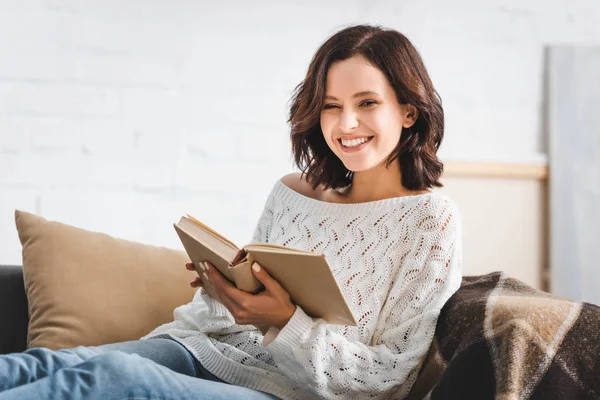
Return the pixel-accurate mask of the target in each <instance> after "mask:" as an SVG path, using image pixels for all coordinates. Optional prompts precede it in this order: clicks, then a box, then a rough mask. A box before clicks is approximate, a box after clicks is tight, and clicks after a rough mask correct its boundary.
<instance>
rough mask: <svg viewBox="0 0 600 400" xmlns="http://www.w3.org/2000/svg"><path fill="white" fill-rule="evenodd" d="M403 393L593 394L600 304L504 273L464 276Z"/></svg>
mask: <svg viewBox="0 0 600 400" xmlns="http://www.w3.org/2000/svg"><path fill="white" fill-rule="evenodd" d="M408 398H409V399H423V398H431V399H433V400H436V399H502V400H509V399H510V400H512V399H561V400H562V399H600V308H599V307H597V306H595V305H592V304H588V303H580V302H575V301H571V300H568V299H564V298H559V297H556V296H553V295H550V294H548V293H545V292H542V291H539V290H535V289H533V288H531V287H529V286H527V285H526V284H524V283H522V282H520V281H518V280H516V279H513V278H510V277H508V276H507V275H506V274H503V273H492V274H489V275H484V276H474V277H465V278H463V282H462V286H461V288H460V289H459V290H458V291H457V292H456V293H455V294H454V296H453V297H452V298H450V300H449V301H448V303H446V305H445V306H444V308H443V309H442V312H441V314H440V318H439V320H438V324H437V328H436V333H435V339H434V342H433V344H432V346H431V349H430V351H429V354H428V356H427V359H426V361H425V362H424V364H423V366H422V368H421V372H420V375H419V378H418V379H417V382H416V383H415V385H414V386H413V388H412V390H411V393H410V395H409V397H408Z"/></svg>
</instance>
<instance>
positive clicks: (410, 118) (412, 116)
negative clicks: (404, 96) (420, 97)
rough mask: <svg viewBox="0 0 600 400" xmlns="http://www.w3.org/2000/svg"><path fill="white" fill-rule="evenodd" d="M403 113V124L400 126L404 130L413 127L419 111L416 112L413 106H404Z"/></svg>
mask: <svg viewBox="0 0 600 400" xmlns="http://www.w3.org/2000/svg"><path fill="white" fill-rule="evenodd" d="M403 113H404V122H403V123H402V126H403V127H405V128H410V127H411V126H413V125H414V124H415V122H417V119H418V118H419V110H417V107H415V106H413V105H412V104H405V105H404V110H403Z"/></svg>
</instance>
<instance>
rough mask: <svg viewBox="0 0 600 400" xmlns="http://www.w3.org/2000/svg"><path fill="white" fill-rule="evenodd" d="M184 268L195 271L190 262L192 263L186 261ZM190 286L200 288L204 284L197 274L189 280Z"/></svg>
mask: <svg viewBox="0 0 600 400" xmlns="http://www.w3.org/2000/svg"><path fill="white" fill-rule="evenodd" d="M185 269H187V270H188V271H193V272H196V268H195V267H194V264H192V263H186V264H185ZM190 286H191V287H193V288H201V287H203V286H204V285H202V279H201V278H200V277H199V276H196V278H195V279H194V280H193V281H191V282H190Z"/></svg>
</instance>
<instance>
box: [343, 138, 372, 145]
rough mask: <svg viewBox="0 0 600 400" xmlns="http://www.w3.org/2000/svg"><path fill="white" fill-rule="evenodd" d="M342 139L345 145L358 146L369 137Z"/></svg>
mask: <svg viewBox="0 0 600 400" xmlns="http://www.w3.org/2000/svg"><path fill="white" fill-rule="evenodd" d="M341 140H342V144H343V145H344V146H345V147H356V146H359V145H361V144H363V143H364V142H366V141H367V140H369V138H366V137H363V138H360V139H352V140H346V139H341Z"/></svg>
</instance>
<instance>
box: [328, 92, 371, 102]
mask: <svg viewBox="0 0 600 400" xmlns="http://www.w3.org/2000/svg"><path fill="white" fill-rule="evenodd" d="M369 95H376V96H379V94H378V93H375V92H372V91H370V90H366V91H364V92H358V93H354V95H353V96H352V97H353V98H357V97H363V96H369ZM325 100H338V99H337V98H336V97H333V96H325Z"/></svg>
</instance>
